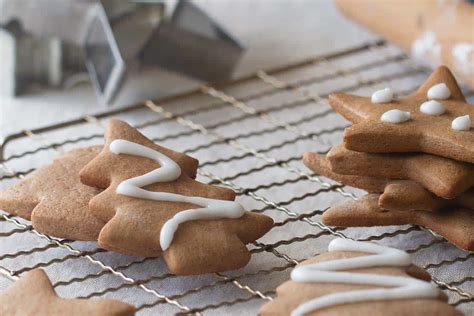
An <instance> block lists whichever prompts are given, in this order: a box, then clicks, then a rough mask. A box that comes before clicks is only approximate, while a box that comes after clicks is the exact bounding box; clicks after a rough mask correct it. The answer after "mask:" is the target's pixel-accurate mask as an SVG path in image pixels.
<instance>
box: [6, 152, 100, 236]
mask: <svg viewBox="0 0 474 316" xmlns="http://www.w3.org/2000/svg"><path fill="white" fill-rule="evenodd" d="M100 150H101V147H100V146H93V147H87V148H81V149H76V150H72V151H70V152H68V153H66V154H64V155H62V156H59V157H57V158H55V159H54V161H53V162H52V163H51V164H50V165H48V166H45V167H42V168H39V169H37V170H35V171H34V172H32V173H31V174H29V175H28V176H26V177H25V179H23V180H21V181H20V182H18V183H17V184H15V185H13V186H12V187H10V188H8V189H7V190H5V191H2V192H0V209H2V210H4V211H6V212H8V213H11V214H14V215H18V216H20V217H23V218H25V219H28V220H30V219H31V221H32V224H33V227H34V228H35V229H36V230H38V231H40V232H42V233H44V234H48V235H51V236H55V237H60V238H66V239H71V240H96V239H97V237H98V236H99V232H100V229H101V228H102V226H103V222H102V221H100V220H99V219H97V218H95V217H94V216H92V215H91V214H90V213H89V207H88V204H89V201H90V199H92V198H93V197H94V196H95V195H96V194H98V193H99V192H100V191H99V190H98V189H96V188H93V187H89V186H87V185H84V184H82V183H81V181H80V179H79V171H80V170H81V169H82V167H84V166H85V165H86V164H87V163H88V162H89V161H91V160H92V158H94V157H95V156H96V155H97V154H98V153H99V152H100Z"/></svg>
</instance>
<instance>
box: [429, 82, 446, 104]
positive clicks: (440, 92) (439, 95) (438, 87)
mask: <svg viewBox="0 0 474 316" xmlns="http://www.w3.org/2000/svg"><path fill="white" fill-rule="evenodd" d="M427 96H428V99H439V100H446V99H449V97H450V96H451V91H449V88H448V86H447V85H446V84H445V83H438V84H435V85H434V86H432V87H431V88H429V89H428V93H427Z"/></svg>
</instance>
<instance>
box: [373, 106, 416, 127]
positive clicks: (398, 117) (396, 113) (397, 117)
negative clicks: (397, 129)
mask: <svg viewBox="0 0 474 316" xmlns="http://www.w3.org/2000/svg"><path fill="white" fill-rule="evenodd" d="M410 118H411V114H410V112H404V111H400V110H398V109H394V110H390V111H387V112H385V113H384V114H382V116H381V117H380V119H381V120H382V122H386V123H395V124H397V123H403V122H406V121H408V120H409V119H410Z"/></svg>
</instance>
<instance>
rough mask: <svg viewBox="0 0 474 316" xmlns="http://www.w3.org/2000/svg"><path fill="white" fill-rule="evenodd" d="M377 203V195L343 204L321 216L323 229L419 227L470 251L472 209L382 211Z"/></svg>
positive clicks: (473, 234)
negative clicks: (325, 227) (330, 227)
mask: <svg viewBox="0 0 474 316" xmlns="http://www.w3.org/2000/svg"><path fill="white" fill-rule="evenodd" d="M379 199H380V195H379V194H368V195H365V196H363V197H361V198H359V200H357V201H353V200H347V201H344V202H342V203H341V204H338V205H335V206H333V207H331V208H330V209H328V210H327V211H326V212H324V214H323V216H322V221H323V223H324V224H325V225H329V226H336V227H372V226H390V225H406V224H413V225H419V226H423V227H426V228H429V229H431V230H433V231H434V232H436V233H438V234H440V235H441V236H443V237H444V238H446V239H447V240H449V241H450V242H452V243H453V244H454V245H456V246H457V247H459V248H461V249H464V250H468V251H473V250H474V230H473V229H472V227H474V212H473V210H472V209H466V208H461V207H457V208H456V207H453V208H450V209H446V210H444V211H442V212H426V211H416V210H412V211H409V212H406V211H397V210H390V211H385V210H383V209H382V208H381V207H380V206H379Z"/></svg>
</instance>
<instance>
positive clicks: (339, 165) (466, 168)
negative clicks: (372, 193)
mask: <svg viewBox="0 0 474 316" xmlns="http://www.w3.org/2000/svg"><path fill="white" fill-rule="evenodd" d="M326 157H327V159H328V160H329V163H330V165H331V170H332V171H334V172H336V173H340V174H347V175H360V176H371V177H378V178H388V179H403V180H413V181H415V182H418V183H419V184H421V185H422V186H423V187H425V188H426V189H428V190H430V191H431V192H433V193H434V194H436V195H437V196H439V197H443V198H446V199H452V198H455V197H457V196H459V195H460V194H461V193H464V192H466V191H467V190H468V189H469V188H471V187H472V186H473V185H474V165H473V164H469V163H465V162H459V161H455V160H452V159H448V158H444V157H439V156H433V155H428V154H393V153H392V154H373V153H363V152H358V151H352V150H349V149H346V148H345V147H344V146H343V145H338V146H335V147H333V148H332V149H331V150H330V151H329V152H328V154H327V156H326Z"/></svg>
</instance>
